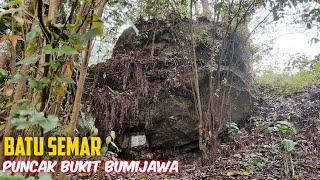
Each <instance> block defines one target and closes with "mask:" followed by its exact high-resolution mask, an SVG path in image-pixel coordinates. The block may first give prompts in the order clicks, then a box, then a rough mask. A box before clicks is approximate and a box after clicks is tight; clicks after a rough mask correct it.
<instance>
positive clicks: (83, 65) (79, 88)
mask: <svg viewBox="0 0 320 180" xmlns="http://www.w3.org/2000/svg"><path fill="white" fill-rule="evenodd" d="M106 3H107V1H106V0H101V1H99V2H98V9H97V15H98V16H100V17H101V16H102V13H103V10H104V7H105V5H106ZM86 49H87V51H86V52H85V53H84V56H83V61H82V63H81V69H80V75H79V82H78V84H77V91H76V96H75V99H74V103H73V108H72V114H71V120H70V123H69V125H68V128H67V133H68V135H72V133H73V132H74V131H75V130H76V125H77V122H78V116H79V111H80V105H81V97H82V93H83V86H84V82H85V79H86V75H87V69H88V63H89V58H90V55H91V50H92V40H89V41H88V43H87V48H86Z"/></svg>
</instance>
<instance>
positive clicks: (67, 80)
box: [60, 77, 75, 84]
mask: <svg viewBox="0 0 320 180" xmlns="http://www.w3.org/2000/svg"><path fill="white" fill-rule="evenodd" d="M60 79H61V81H62V82H64V83H66V84H75V82H74V80H73V79H72V78H70V77H60Z"/></svg>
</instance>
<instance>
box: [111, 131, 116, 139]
mask: <svg viewBox="0 0 320 180" xmlns="http://www.w3.org/2000/svg"><path fill="white" fill-rule="evenodd" d="M110 136H111V137H112V139H113V140H114V139H115V138H116V133H115V132H114V131H111V132H110Z"/></svg>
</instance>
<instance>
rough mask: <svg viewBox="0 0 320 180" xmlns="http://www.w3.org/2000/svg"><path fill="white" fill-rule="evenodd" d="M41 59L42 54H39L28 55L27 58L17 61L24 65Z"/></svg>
mask: <svg viewBox="0 0 320 180" xmlns="http://www.w3.org/2000/svg"><path fill="white" fill-rule="evenodd" d="M39 59H40V56H39V55H36V56H30V57H26V58H24V59H23V60H21V61H19V62H18V63H17V65H21V64H24V65H29V64H34V63H36V62H38V61H39Z"/></svg>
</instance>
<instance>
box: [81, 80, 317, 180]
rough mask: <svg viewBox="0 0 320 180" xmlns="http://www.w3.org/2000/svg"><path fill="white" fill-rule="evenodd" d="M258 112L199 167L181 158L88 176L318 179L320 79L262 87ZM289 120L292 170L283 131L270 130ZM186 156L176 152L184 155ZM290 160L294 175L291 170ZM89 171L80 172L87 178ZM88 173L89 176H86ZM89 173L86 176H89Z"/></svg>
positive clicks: (256, 104)
mask: <svg viewBox="0 0 320 180" xmlns="http://www.w3.org/2000/svg"><path fill="white" fill-rule="evenodd" d="M258 91H259V93H258V94H259V95H258V100H257V102H256V103H255V107H254V110H253V111H254V112H253V114H252V116H251V117H249V118H248V119H247V120H246V123H245V125H244V127H242V128H240V129H239V131H238V132H236V133H235V134H233V135H232V136H230V137H228V138H225V139H224V140H223V141H222V142H221V144H220V147H219V152H218V154H217V158H216V160H215V162H214V163H213V164H212V165H210V166H205V167H201V166H200V165H199V163H198V162H194V163H187V164H186V163H182V166H183V167H182V168H181V172H180V174H178V175H154V176H150V175H132V174H127V175H117V176H105V174H104V173H103V172H101V173H97V174H96V175H95V176H94V177H92V176H91V177H90V178H97V177H100V178H106V179H109V178H112V179H114V178H116V179H117V178H118V179H122V178H131V179H284V178H286V177H288V179H319V178H320V157H319V153H320V149H319V148H320V119H319V118H320V116H319V107H320V85H318V86H314V87H310V88H309V89H308V90H305V91H299V92H290V93H286V94H283V93H282V94H280V93H279V92H278V91H277V90H275V89H274V88H272V87H260V88H259V90H258ZM279 122H280V123H283V124H290V125H292V127H294V129H295V131H296V132H295V133H292V134H289V135H287V136H286V138H288V139H291V140H292V142H293V143H294V146H293V147H292V149H291V151H290V154H291V157H292V161H291V162H288V164H289V166H290V170H289V171H290V172H289V175H288V176H286V175H285V172H284V156H285V153H284V152H283V148H284V147H282V146H283V142H282V141H281V136H280V135H279V133H268V132H267V130H268V129H270V128H271V127H280V126H277V125H278V124H279ZM181 158H182V157H176V159H180V160H182V159H181ZM291 163H292V164H293V170H294V175H292V169H291ZM84 177H86V176H85V175H84V176H82V177H79V178H81V179H82V178H84ZM88 177H89V176H88ZM88 177H87V178H88Z"/></svg>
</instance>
